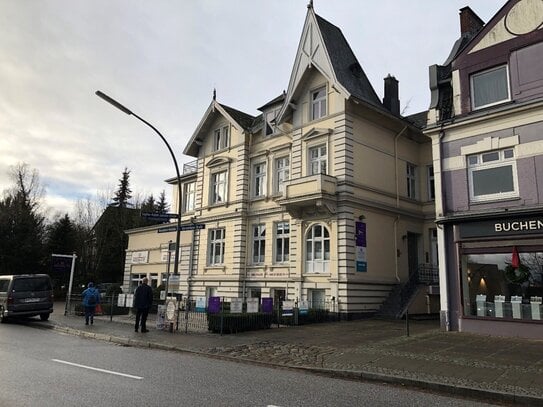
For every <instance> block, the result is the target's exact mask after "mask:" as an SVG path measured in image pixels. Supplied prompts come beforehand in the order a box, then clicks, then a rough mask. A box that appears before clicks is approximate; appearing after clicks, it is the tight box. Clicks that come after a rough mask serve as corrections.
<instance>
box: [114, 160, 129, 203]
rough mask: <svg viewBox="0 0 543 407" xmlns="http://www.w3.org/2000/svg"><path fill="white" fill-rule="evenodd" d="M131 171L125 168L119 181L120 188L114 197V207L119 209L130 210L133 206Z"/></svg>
mask: <svg viewBox="0 0 543 407" xmlns="http://www.w3.org/2000/svg"><path fill="white" fill-rule="evenodd" d="M129 178H130V171H129V170H128V168H126V167H125V168H124V171H123V173H122V176H121V179H120V180H119V186H118V189H117V191H116V192H115V196H114V197H113V204H112V206H116V207H118V208H128V207H129V206H131V204H130V202H129V201H130V199H131V198H132V190H131V189H130V180H129Z"/></svg>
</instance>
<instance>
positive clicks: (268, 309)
mask: <svg viewBox="0 0 543 407" xmlns="http://www.w3.org/2000/svg"><path fill="white" fill-rule="evenodd" d="M262 312H264V313H265V314H271V313H272V312H273V298H262Z"/></svg>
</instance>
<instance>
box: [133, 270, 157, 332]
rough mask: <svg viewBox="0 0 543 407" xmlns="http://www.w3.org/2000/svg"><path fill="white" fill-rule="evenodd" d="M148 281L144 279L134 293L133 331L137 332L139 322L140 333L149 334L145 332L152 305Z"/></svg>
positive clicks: (151, 293) (151, 290) (151, 292)
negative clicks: (134, 313)
mask: <svg viewBox="0 0 543 407" xmlns="http://www.w3.org/2000/svg"><path fill="white" fill-rule="evenodd" d="M148 283H149V280H148V278H147V277H144V278H143V280H142V281H141V284H140V285H139V286H138V288H136V291H135V293H134V307H135V308H136V326H135V327H134V330H135V331H136V332H138V329H139V327H140V321H141V332H143V333H145V332H149V331H148V330H147V315H148V314H149V310H150V309H151V305H153V289H152V288H151V287H149V285H148Z"/></svg>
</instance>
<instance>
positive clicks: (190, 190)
mask: <svg viewBox="0 0 543 407" xmlns="http://www.w3.org/2000/svg"><path fill="white" fill-rule="evenodd" d="M195 203H196V182H195V181H193V182H186V183H185V184H183V212H192V211H194V205H195Z"/></svg>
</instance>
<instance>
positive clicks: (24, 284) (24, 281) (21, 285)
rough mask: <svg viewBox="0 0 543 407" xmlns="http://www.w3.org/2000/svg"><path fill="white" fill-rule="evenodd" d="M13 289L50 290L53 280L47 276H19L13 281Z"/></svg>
mask: <svg viewBox="0 0 543 407" xmlns="http://www.w3.org/2000/svg"><path fill="white" fill-rule="evenodd" d="M12 290H13V291H15V292H17V291H49V290H51V280H49V279H48V278H47V277H37V278H17V279H15V280H14V281H13V288H12Z"/></svg>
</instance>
